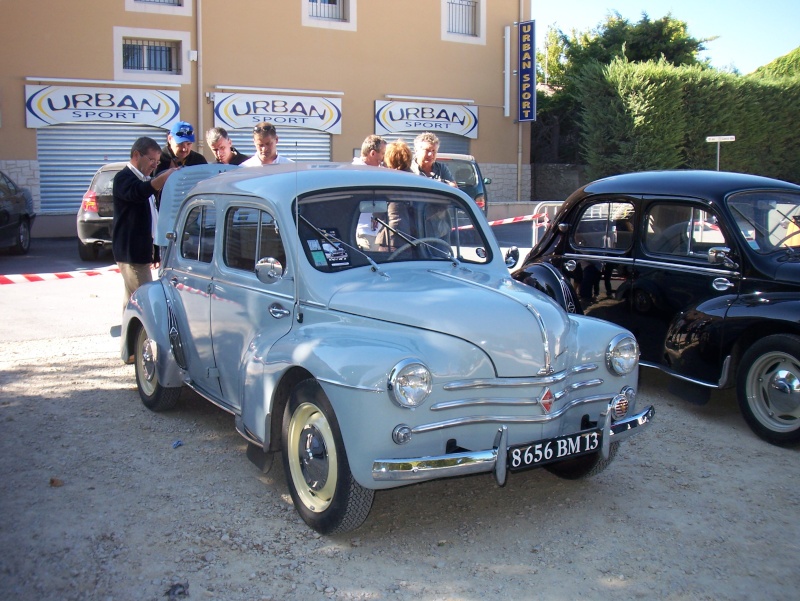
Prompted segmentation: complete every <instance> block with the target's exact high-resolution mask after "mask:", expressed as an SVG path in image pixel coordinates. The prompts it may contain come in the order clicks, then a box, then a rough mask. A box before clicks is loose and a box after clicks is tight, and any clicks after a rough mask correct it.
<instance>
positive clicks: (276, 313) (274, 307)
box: [269, 303, 290, 319]
mask: <svg viewBox="0 0 800 601" xmlns="http://www.w3.org/2000/svg"><path fill="white" fill-rule="evenodd" d="M269 314H270V315H272V316H273V317H274V318H275V319H280V318H282V317H288V316H289V315H290V312H289V310H288V309H284V308H283V307H281V306H280V305H279V304H278V303H272V304H271V305H270V306H269Z"/></svg>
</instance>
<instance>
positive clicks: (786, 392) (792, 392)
mask: <svg viewBox="0 0 800 601" xmlns="http://www.w3.org/2000/svg"><path fill="white" fill-rule="evenodd" d="M736 396H737V398H738V401H739V408H740V409H741V411H742V415H743V416H744V419H745V421H747V424H748V425H749V426H750V428H752V430H753V432H755V433H756V434H757V435H758V436H759V437H761V438H763V439H764V440H766V441H767V442H770V443H772V444H776V445H788V444H793V443H797V442H800V336H795V335H791V334H775V335H773V336H767V337H766V338H762V339H761V340H759V341H758V342H756V343H755V344H753V345H752V346H751V347H750V348H749V349H748V350H747V352H746V353H745V354H744V355H743V356H742V363H741V366H740V369H739V374H738V377H737V382H736Z"/></svg>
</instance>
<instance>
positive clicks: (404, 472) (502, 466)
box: [372, 406, 656, 486]
mask: <svg viewBox="0 0 800 601" xmlns="http://www.w3.org/2000/svg"><path fill="white" fill-rule="evenodd" d="M655 413H656V411H655V409H654V408H653V407H652V406H650V407H648V408H647V409H645V410H644V411H642V412H641V413H638V414H636V415H633V416H631V417H628V418H626V419H623V420H620V421H618V422H616V423H614V424H612V423H611V411H610V410H606V412H605V415H604V417H605V422H604V423H603V443H602V447H601V453H602V454H603V457H604V458H607V457H608V453H609V447H610V446H611V443H612V442H618V441H620V440H625V439H626V438H628V437H629V436H631V435H633V434H636V433H637V432H641V429H642V428H644V427H646V426H648V425H649V424H650V422H651V421H652V420H653V416H654V415H655ZM507 454H508V426H503V427H502V428H500V429H499V430H498V431H497V434H496V435H495V439H494V445H493V446H492V448H491V449H488V450H486V451H467V452H464V453H450V454H449V455H440V456H438V457H417V458H408V459H376V460H375V461H374V462H373V463H372V478H373V479H374V480H377V481H391V482H423V481H425V480H436V479H438V478H449V477H451V476H466V475H469V474H482V473H485V472H494V476H495V479H496V480H497V483H498V484H499V485H500V486H503V485H504V484H505V482H506V475H507V465H506V460H507Z"/></svg>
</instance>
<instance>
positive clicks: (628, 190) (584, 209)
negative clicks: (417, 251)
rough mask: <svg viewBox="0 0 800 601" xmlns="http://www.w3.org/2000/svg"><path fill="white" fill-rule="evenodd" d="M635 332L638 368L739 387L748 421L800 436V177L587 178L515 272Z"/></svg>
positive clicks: (762, 431) (766, 434) (793, 438)
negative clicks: (798, 182) (794, 179)
mask: <svg viewBox="0 0 800 601" xmlns="http://www.w3.org/2000/svg"><path fill="white" fill-rule="evenodd" d="M512 275H513V277H514V278H515V279H517V280H519V281H522V282H525V283H528V284H530V285H533V286H536V287H537V288H539V289H540V290H543V291H545V292H546V293H548V294H549V295H550V296H552V297H553V298H555V299H556V300H557V301H558V302H559V303H560V304H561V305H562V306H564V307H566V308H567V310H572V311H575V312H581V313H585V314H587V315H592V316H595V317H599V318H602V319H606V320H608V321H612V322H614V323H616V324H619V325H621V326H623V327H625V328H627V329H629V330H630V331H631V332H633V333H634V334H635V335H636V338H637V340H638V342H639V345H640V347H641V353H642V357H641V359H642V360H641V365H644V366H649V367H655V368H658V369H661V370H663V371H665V372H667V373H669V374H671V375H673V376H675V377H676V378H678V379H679V380H681V381H684V382H689V383H691V384H693V385H697V386H689V387H686V388H687V389H688V391H687V390H684V393H687V392H691V393H695V392H699V391H701V390H703V389H704V390H705V392H706V394H705V395H703V396H705V398H706V400H707V397H708V394H707V393H708V391H709V390H710V389H713V388H732V387H734V386H735V387H736V392H737V397H738V401H739V406H740V408H741V411H742V414H743V416H744V418H745V419H746V421H747V423H748V424H749V425H750V427H751V428H752V429H753V431H754V432H755V433H756V434H757V435H758V436H760V437H761V438H763V439H765V440H767V441H769V442H771V443H774V444H790V443H797V442H800V186H798V185H795V184H791V183H787V182H783V181H779V180H775V179H769V178H766V177H760V176H756V175H745V174H740V173H721V172H717V171H662V172H646V173H632V174H628V175H619V176H615V177H608V178H605V179H601V180H598V181H596V182H592V183H590V184H588V185H586V186H584V187H582V188H580V189H579V190H577V191H576V192H574V193H573V194H572V195H571V196H570V197H569V198H568V199H567V200H566V201H565V202H564V204H563V206H562V207H561V209H560V211H559V212H558V214H557V215H556V217H555V219H554V220H553V222H552V223H551V225H550V227H549V229H548V230H547V232H546V233H545V235H544V236H543V238H542V239H541V240H540V242H539V243H538V244H537V246H536V247H534V248H533V249H532V250H531V252H530V253H529V255H528V256H527V258H526V259H525V260H524V261H523V262H522V265H521V267H520V268H518V269H517V270H516V271H515V272H514V273H513V274H512Z"/></svg>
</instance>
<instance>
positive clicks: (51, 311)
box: [0, 238, 123, 343]
mask: <svg viewBox="0 0 800 601" xmlns="http://www.w3.org/2000/svg"><path fill="white" fill-rule="evenodd" d="M77 245H78V242H77V238H53V239H34V240H33V242H32V244H31V250H30V252H29V253H28V254H27V255H23V256H15V255H9V254H8V253H2V254H0V275H16V274H44V273H70V274H72V276H73V277H70V278H66V279H61V280H59V281H54V282H25V283H21V284H5V285H0V306H2V325H1V326H0V327H1V332H2V336H0V340H2V342H6V343H7V342H10V341H22V340H38V339H44V338H69V337H74V336H85V335H89V334H91V333H95V334H99V333H104V334H111V333H112V328H113V327H115V326H119V324H120V321H121V316H122V295H123V287H122V278H121V277H120V275H119V274H118V273H116V272H113V271H110V270H111V269H112V268H113V267H115V264H114V261H113V258H112V257H111V254H110V253H107V254H104V255H103V256H101V257H99V259H98V260H97V261H91V262H84V261H81V260H80V257H78V246H77ZM88 271H92V272H101V273H102V274H103V275H94V276H88V275H82V274H83V273H85V272H88ZM114 333H116V330H114Z"/></svg>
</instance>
